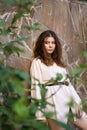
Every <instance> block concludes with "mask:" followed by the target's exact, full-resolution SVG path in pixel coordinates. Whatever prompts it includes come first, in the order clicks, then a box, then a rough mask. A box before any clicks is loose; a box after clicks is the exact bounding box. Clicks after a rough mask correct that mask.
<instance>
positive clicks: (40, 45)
mask: <svg viewBox="0 0 87 130" xmlns="http://www.w3.org/2000/svg"><path fill="white" fill-rule="evenodd" d="M47 37H53V38H54V39H55V44H56V47H55V50H54V52H53V53H52V54H51V58H52V60H53V62H55V63H56V64H57V65H59V66H62V67H64V66H65V65H64V63H63V62H62V47H61V44H60V41H59V39H58V37H57V35H56V34H55V32H53V31H51V30H46V31H44V32H42V33H41V34H40V36H39V37H38V39H37V41H36V43H35V46H34V50H33V57H34V58H39V59H41V61H42V62H43V63H44V64H46V65H47V66H48V65H51V64H52V61H50V59H48V58H47V55H46V52H45V50H44V40H45V38H47Z"/></svg>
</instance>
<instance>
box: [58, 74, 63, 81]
mask: <svg viewBox="0 0 87 130" xmlns="http://www.w3.org/2000/svg"><path fill="white" fill-rule="evenodd" d="M62 78H63V76H62V74H60V73H57V74H56V80H57V81H60V80H61V79H62Z"/></svg>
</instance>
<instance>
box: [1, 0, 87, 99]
mask: <svg viewBox="0 0 87 130" xmlns="http://www.w3.org/2000/svg"><path fill="white" fill-rule="evenodd" d="M38 3H39V4H38V6H37V7H36V12H35V15H34V18H32V19H29V17H25V18H24V19H22V18H21V19H20V21H18V22H17V23H16V24H17V26H18V30H16V31H17V32H16V33H18V35H19V36H25V35H26V36H29V40H27V41H26V42H24V49H25V53H24V54H21V55H20V57H18V56H16V55H13V56H11V57H10V58H9V59H8V60H7V64H8V65H10V66H12V67H19V68H22V69H24V70H25V71H27V72H28V70H29V64H30V59H31V55H32V48H33V44H34V41H35V40H36V38H37V37H38V35H39V34H40V33H41V32H42V31H44V30H46V29H52V30H53V31H55V32H56V34H57V35H58V37H59V39H60V41H61V44H62V47H63V58H64V61H65V63H66V64H67V65H68V70H69V72H70V73H71V72H72V70H73V68H76V67H78V64H79V63H80V62H82V63H87V61H86V59H85V58H83V56H82V54H81V52H82V51H84V50H87V36H86V35H87V3H85V2H78V1H76V0H70V1H68V0H38ZM13 15H14V10H13V11H12V12H11V11H7V10H6V11H5V12H4V13H3V14H2V15H1V17H2V18H4V19H5V20H6V21H7V22H8V25H9V24H10V21H11V19H12V17H13ZM31 22H32V23H34V22H39V23H40V30H38V31H31V34H29V33H28V32H27V31H25V30H24V29H23V28H22V27H23V25H27V24H28V25H29V24H31ZM0 39H1V40H2V41H3V38H2V37H0ZM4 40H9V37H6V39H4ZM82 75H83V78H84V79H85V81H87V74H86V73H84V74H82ZM85 86H86V85H85ZM86 87H87V86H86ZM79 90H80V91H79ZM77 91H78V92H80V93H79V94H80V96H81V97H82V98H83V96H82V95H83V94H84V97H86V95H87V92H86V90H85V88H84V86H83V85H82V84H80V85H78V87H77Z"/></svg>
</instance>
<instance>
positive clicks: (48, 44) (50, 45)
mask: <svg viewBox="0 0 87 130" xmlns="http://www.w3.org/2000/svg"><path fill="white" fill-rule="evenodd" d="M55 47H56V44H55V39H54V38H53V37H51V36H50V37H46V38H45V40H44V49H45V52H46V53H47V55H51V54H52V53H53V52H54V50H55Z"/></svg>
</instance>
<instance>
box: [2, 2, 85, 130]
mask: <svg viewBox="0 0 87 130" xmlns="http://www.w3.org/2000/svg"><path fill="white" fill-rule="evenodd" d="M0 3H1V4H2V3H3V4H5V5H6V6H8V7H9V8H10V7H12V6H15V7H16V8H17V10H16V13H15V15H14V17H13V19H12V22H11V25H10V26H7V23H6V21H5V20H4V19H2V18H0V36H1V37H2V36H3V37H4V38H5V37H6V36H10V37H12V40H10V41H6V42H5V43H2V42H0V52H2V53H3V55H4V56H5V59H3V60H1V61H0V130H16V129H18V130H34V129H35V130H49V126H48V125H47V124H46V123H44V122H40V121H37V120H36V116H35V113H36V111H37V110H39V111H41V112H42V113H43V115H44V116H45V118H46V119H50V118H51V117H52V116H53V115H54V113H53V112H47V113H44V111H43V110H44V108H45V107H46V105H51V106H53V104H49V103H48V102H47V101H46V100H45V96H46V93H47V89H46V87H45V85H43V84H40V83H39V86H40V91H41V97H42V98H41V99H35V98H32V97H31V95H28V96H27V97H25V93H26V92H30V91H31V89H30V88H25V86H24V83H27V85H28V86H30V84H31V80H30V77H29V75H28V74H27V73H26V72H25V71H24V70H21V69H17V68H14V69H11V68H9V67H8V66H6V64H5V60H6V59H7V58H8V57H9V56H10V55H11V54H14V53H16V54H18V55H20V52H24V50H23V49H21V47H20V46H23V41H26V40H27V39H28V37H26V36H25V37H19V36H18V35H17V34H16V33H15V29H17V27H16V26H15V23H16V22H17V20H19V19H20V18H21V17H25V15H24V14H25V13H30V17H31V18H32V17H33V15H34V6H36V5H37V1H36V0H1V1H0ZM32 6H33V8H32V9H31V7H32ZM2 12H3V9H2V10H1V9H0V13H2ZM24 28H26V29H27V30H28V31H31V30H37V29H39V24H38V23H37V22H36V23H34V24H32V25H30V26H24ZM19 45H20V46H19ZM83 55H84V56H85V57H86V58H87V52H84V53H83ZM86 67H87V65H86V64H80V68H78V69H76V70H74V75H73V77H71V79H76V78H77V77H79V74H80V73H81V72H82V71H83V69H84V68H86ZM69 78H70V77H69ZM61 79H62V75H61V74H57V75H56V78H55V79H51V80H50V81H49V82H48V83H50V84H52V83H57V84H58V83H59V84H61V82H60V81H61ZM51 96H52V95H51ZM27 101H28V102H29V105H27ZM53 107H54V106H53ZM56 123H57V124H58V125H60V126H62V127H64V128H65V129H66V130H70V129H71V128H70V127H69V125H67V126H66V125H65V124H63V123H62V122H56Z"/></svg>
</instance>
